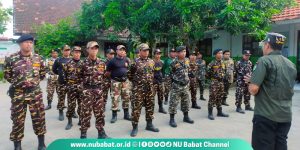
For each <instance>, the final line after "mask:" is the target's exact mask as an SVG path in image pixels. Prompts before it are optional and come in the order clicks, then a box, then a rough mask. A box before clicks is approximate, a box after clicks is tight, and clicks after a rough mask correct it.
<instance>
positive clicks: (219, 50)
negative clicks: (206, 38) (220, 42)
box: [213, 48, 223, 55]
mask: <svg viewBox="0 0 300 150" xmlns="http://www.w3.org/2000/svg"><path fill="white" fill-rule="evenodd" d="M221 51H223V50H222V49H221V48H218V49H215V50H214V52H213V54H214V55H216V54H217V53H219V52H221Z"/></svg>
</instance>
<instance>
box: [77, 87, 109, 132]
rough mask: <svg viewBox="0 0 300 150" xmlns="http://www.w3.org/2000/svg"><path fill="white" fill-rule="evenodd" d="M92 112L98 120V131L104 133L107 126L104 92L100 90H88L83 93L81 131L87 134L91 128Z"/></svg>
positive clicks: (96, 124)
mask: <svg viewBox="0 0 300 150" xmlns="http://www.w3.org/2000/svg"><path fill="white" fill-rule="evenodd" d="M92 112H94V116H95V118H96V123H95V126H96V129H97V130H98V131H102V130H103V127H104V125H105V121H104V117H105V116H104V100H103V91H102V90H100V89H86V90H84V91H83V99H82V102H81V113H80V115H81V119H80V121H81V127H80V130H81V131H83V132H85V131H87V130H88V129H89V128H90V126H91V123H90V122H91V117H92Z"/></svg>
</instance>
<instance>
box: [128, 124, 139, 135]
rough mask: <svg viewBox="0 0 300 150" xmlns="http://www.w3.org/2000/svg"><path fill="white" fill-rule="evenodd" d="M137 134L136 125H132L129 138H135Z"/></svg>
mask: <svg viewBox="0 0 300 150" xmlns="http://www.w3.org/2000/svg"><path fill="white" fill-rule="evenodd" d="M137 133H138V125H137V124H132V131H131V133H130V136H131V137H135V136H136V135H137Z"/></svg>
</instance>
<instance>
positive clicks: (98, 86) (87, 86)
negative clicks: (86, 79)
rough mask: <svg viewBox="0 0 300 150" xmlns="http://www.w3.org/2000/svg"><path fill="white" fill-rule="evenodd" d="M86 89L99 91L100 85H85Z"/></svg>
mask: <svg viewBox="0 0 300 150" xmlns="http://www.w3.org/2000/svg"><path fill="white" fill-rule="evenodd" d="M84 88H85V89H98V88H100V85H84Z"/></svg>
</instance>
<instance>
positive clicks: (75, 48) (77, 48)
mask: <svg viewBox="0 0 300 150" xmlns="http://www.w3.org/2000/svg"><path fill="white" fill-rule="evenodd" d="M73 51H80V52H81V47H79V46H74V47H73Z"/></svg>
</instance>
